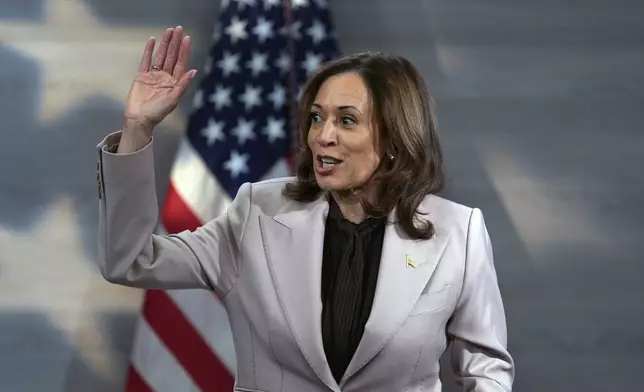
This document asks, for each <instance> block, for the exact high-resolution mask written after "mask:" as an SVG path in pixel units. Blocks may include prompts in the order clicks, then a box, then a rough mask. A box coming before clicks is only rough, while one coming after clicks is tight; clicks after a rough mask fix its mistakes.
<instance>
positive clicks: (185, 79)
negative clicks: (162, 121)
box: [172, 69, 197, 99]
mask: <svg viewBox="0 0 644 392" xmlns="http://www.w3.org/2000/svg"><path fill="white" fill-rule="evenodd" d="M196 74H197V70H196V69H191V70H190V71H188V72H186V73H184V74H183V75H181V78H180V79H179V81H178V82H177V84H175V85H174V87H173V88H172V95H174V96H175V97H176V98H177V99H178V98H179V97H180V96H181V95H182V94H183V93H184V91H186V88H188V85H189V84H190V82H191V81H192V79H194V77H195V75H196Z"/></svg>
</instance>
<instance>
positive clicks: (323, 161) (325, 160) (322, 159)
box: [320, 158, 339, 165]
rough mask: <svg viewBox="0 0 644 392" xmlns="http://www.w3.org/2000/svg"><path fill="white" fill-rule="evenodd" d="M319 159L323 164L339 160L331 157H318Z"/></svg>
mask: <svg viewBox="0 0 644 392" xmlns="http://www.w3.org/2000/svg"><path fill="white" fill-rule="evenodd" d="M320 161H322V163H325V164H329V165H333V164H334V163H338V162H339V161H338V160H337V159H333V158H320Z"/></svg>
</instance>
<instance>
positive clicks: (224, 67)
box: [217, 51, 240, 77]
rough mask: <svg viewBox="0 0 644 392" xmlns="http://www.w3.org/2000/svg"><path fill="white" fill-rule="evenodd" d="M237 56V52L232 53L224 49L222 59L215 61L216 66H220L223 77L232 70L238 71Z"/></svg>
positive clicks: (238, 56) (238, 55)
mask: <svg viewBox="0 0 644 392" xmlns="http://www.w3.org/2000/svg"><path fill="white" fill-rule="evenodd" d="M239 58H240V54H239V53H235V54H232V53H230V52H228V51H226V52H224V55H223V57H222V59H221V60H219V61H217V66H219V68H221V72H222V73H223V74H224V76H225V77H226V76H228V75H230V74H231V73H233V72H238V71H239Z"/></svg>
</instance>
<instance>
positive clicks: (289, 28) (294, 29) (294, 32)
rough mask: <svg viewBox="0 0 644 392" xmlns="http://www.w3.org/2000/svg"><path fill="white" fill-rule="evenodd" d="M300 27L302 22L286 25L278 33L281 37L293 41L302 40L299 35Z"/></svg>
mask: <svg viewBox="0 0 644 392" xmlns="http://www.w3.org/2000/svg"><path fill="white" fill-rule="evenodd" d="M301 27H302V22H300V21H299V20H298V21H296V22H293V23H290V24H287V25H284V26H283V27H282V28H281V29H280V33H281V34H282V35H285V36H286V37H290V38H293V39H295V40H298V39H300V38H302V35H301V34H300V28H301Z"/></svg>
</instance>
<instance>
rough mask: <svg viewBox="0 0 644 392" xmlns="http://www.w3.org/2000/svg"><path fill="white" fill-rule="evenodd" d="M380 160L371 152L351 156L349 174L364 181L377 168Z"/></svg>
mask: <svg viewBox="0 0 644 392" xmlns="http://www.w3.org/2000/svg"><path fill="white" fill-rule="evenodd" d="M379 163H380V158H379V157H378V154H376V152H375V151H373V150H367V151H362V152H360V153H356V154H352V155H351V172H352V174H353V175H354V176H357V177H360V179H362V180H364V179H367V178H369V177H370V176H371V175H372V174H373V172H374V171H375V170H376V168H377V167H378V164H379Z"/></svg>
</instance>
